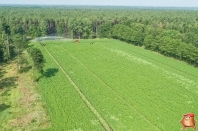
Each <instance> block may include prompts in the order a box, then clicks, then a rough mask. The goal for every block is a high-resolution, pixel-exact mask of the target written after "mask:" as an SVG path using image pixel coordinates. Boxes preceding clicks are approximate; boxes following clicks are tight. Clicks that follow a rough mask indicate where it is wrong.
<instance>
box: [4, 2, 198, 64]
mask: <svg viewBox="0 0 198 131" xmlns="http://www.w3.org/2000/svg"><path fill="white" fill-rule="evenodd" d="M40 36H63V37H65V38H71V39H93V38H113V39H118V40H121V41H124V42H127V43H129V44H133V45H136V46H140V47H142V48H145V49H147V50H151V51H155V52H157V53H160V54H163V55H165V56H168V57H172V58H175V59H178V60H181V61H185V62H187V63H189V64H191V65H193V66H195V67H197V66H198V11H197V10H193V9H191V8H188V9H182V8H146V7H145V8H138V7H110V6H93V7H91V6H20V5H18V6H17V5H15V6H12V5H1V6H0V62H7V61H9V60H11V59H12V58H15V57H17V58H18V59H19V60H18V62H19V63H20V60H21V59H20V58H21V55H20V54H21V53H22V52H23V50H24V49H25V48H26V46H27V43H28V40H30V39H33V38H36V37H40Z"/></svg>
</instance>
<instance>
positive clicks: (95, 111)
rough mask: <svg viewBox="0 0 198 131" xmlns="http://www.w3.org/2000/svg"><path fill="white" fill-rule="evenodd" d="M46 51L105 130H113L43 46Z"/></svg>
mask: <svg viewBox="0 0 198 131" xmlns="http://www.w3.org/2000/svg"><path fill="white" fill-rule="evenodd" d="M44 48H45V50H46V51H47V53H48V54H49V55H50V57H51V58H52V59H53V60H54V62H55V63H56V64H57V65H58V66H59V68H60V69H61V71H62V72H63V74H64V75H65V77H66V78H67V79H68V80H69V82H70V83H71V84H72V85H73V87H74V89H75V90H76V91H77V93H78V94H79V95H80V97H81V98H82V100H83V101H84V102H85V104H86V105H87V106H88V108H89V109H90V110H91V111H92V113H93V114H94V115H95V116H96V117H97V118H98V120H99V122H100V124H101V125H102V127H103V128H104V129H105V130H106V131H113V128H112V127H111V126H110V125H109V124H108V123H107V122H106V121H105V119H104V118H103V117H102V116H101V115H100V113H99V112H98V111H97V110H96V109H95V107H94V106H93V105H92V104H91V102H89V100H88V99H87V98H86V96H85V95H84V94H83V93H82V91H81V90H80V89H79V87H78V86H77V85H76V84H75V83H74V81H73V80H72V79H71V78H70V77H69V75H68V74H67V73H66V71H65V70H64V69H63V68H62V66H61V65H60V64H59V63H58V61H57V60H56V59H55V58H54V56H53V55H52V54H51V53H50V52H49V51H48V49H47V48H46V47H44Z"/></svg>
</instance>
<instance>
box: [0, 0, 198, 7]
mask: <svg viewBox="0 0 198 131" xmlns="http://www.w3.org/2000/svg"><path fill="white" fill-rule="evenodd" d="M0 4H34V5H35V4H36V5H112V6H168V7H198V0H97V1H96V0H53V1H52V0H0Z"/></svg>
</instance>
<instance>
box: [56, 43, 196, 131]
mask: <svg viewBox="0 0 198 131" xmlns="http://www.w3.org/2000/svg"><path fill="white" fill-rule="evenodd" d="M62 46H63V47H64V48H65V49H66V50H67V52H69V53H70V54H71V55H73V56H74V57H75V58H76V59H77V60H78V61H80V62H81V63H82V64H83V65H85V66H86V67H87V68H89V69H90V70H91V71H92V72H94V73H95V74H97V76H98V77H99V78H100V79H102V80H103V81H104V82H105V83H107V85H108V86H109V87H111V88H112V89H113V90H114V91H115V92H116V93H117V94H119V95H120V96H122V97H123V98H124V99H125V100H126V101H127V102H128V103H129V104H130V105H132V106H134V107H135V108H137V109H138V110H139V111H140V112H141V113H142V114H143V115H145V116H146V117H147V118H148V119H149V120H150V121H152V122H153V123H154V124H155V125H157V126H159V127H160V128H161V129H162V130H168V129H170V128H171V129H175V130H176V129H178V126H179V123H178V121H179V119H180V117H181V114H182V113H185V112H191V111H193V112H195V111H196V109H195V108H196V107H195V105H196V103H197V95H196V94H195V93H193V91H191V90H186V85H182V84H181V83H178V82H177V81H176V80H175V79H174V78H171V77H169V76H167V75H168V74H163V73H161V72H159V70H155V69H153V68H152V67H149V66H148V65H145V64H140V63H138V62H137V61H135V60H134V61H130V60H129V59H126V56H121V55H118V54H116V52H111V51H109V50H106V49H105V48H102V47H101V44H100V43H98V44H96V43H95V44H94V45H91V46H90V45H89V44H86V43H85V44H83V45H78V46H76V45H73V44H62ZM103 46H104V47H107V46H106V45H105V44H103ZM109 47H111V46H110V45H109ZM112 48H115V46H114V45H113V44H112ZM59 49H60V50H61V48H59ZM118 49H120V48H117V50H118ZM122 51H123V52H126V50H124V49H122ZM65 55H69V54H65ZM138 58H139V57H138ZM144 60H145V59H144ZM78 64H79V63H78ZM152 64H154V65H155V63H152ZM175 73H177V72H175ZM190 86H194V85H189V87H190ZM188 94H191V95H190V96H189V95H188ZM129 109H130V108H129ZM153 116H155V117H153ZM168 119H171V121H167V120H168ZM164 121H166V123H163V122H164ZM141 123H142V122H141ZM166 125H169V126H166ZM176 125H178V126H176Z"/></svg>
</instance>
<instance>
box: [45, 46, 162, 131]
mask: <svg viewBox="0 0 198 131" xmlns="http://www.w3.org/2000/svg"><path fill="white" fill-rule="evenodd" d="M71 46H81V45H71ZM47 48H48V50H49V51H50V53H52V54H53V56H54V57H55V58H56V60H57V61H58V62H59V63H60V65H61V66H62V67H63V68H64V70H65V71H66V72H67V73H68V74H69V76H70V77H71V78H72V80H73V81H74V82H75V83H76V85H78V87H80V89H81V91H82V92H83V93H84V94H85V95H86V97H87V98H88V99H89V101H90V102H91V103H92V104H93V105H94V107H95V108H96V109H97V110H98V111H99V113H100V114H101V115H102V116H103V117H104V118H105V119H106V121H107V122H108V123H109V124H110V125H111V126H112V127H113V129H115V130H144V129H148V130H159V129H158V127H156V126H155V125H153V124H152V123H151V122H150V121H148V120H147V118H145V117H144V116H143V115H141V113H140V112H138V111H136V110H135V109H134V108H132V106H133V105H130V106H129V105H128V104H127V103H126V102H125V101H124V100H123V99H121V98H120V96H118V94H116V93H115V92H114V91H113V90H112V89H111V88H109V87H108V86H107V85H106V84H104V83H103V82H101V81H100V80H99V79H98V78H97V77H96V76H95V75H94V74H93V73H91V72H90V71H89V70H87V69H86V68H85V67H84V66H82V65H81V64H80V63H79V62H78V61H77V60H75V59H74V58H72V57H71V55H69V54H68V53H67V52H66V51H65V50H64V49H63V48H62V47H61V46H58V45H55V44H54V45H52V44H49V45H48V46H47ZM68 48H72V47H70V46H69V47H68ZM85 50H87V49H86V48H81V50H77V51H76V50H74V51H73V52H74V53H76V54H78V53H79V54H80V52H85ZM95 50H97V49H95ZM82 57H84V58H85V59H86V58H88V57H89V55H84V56H82ZM92 66H93V65H92ZM104 75H106V74H104ZM139 123H141V125H142V126H138V125H139Z"/></svg>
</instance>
